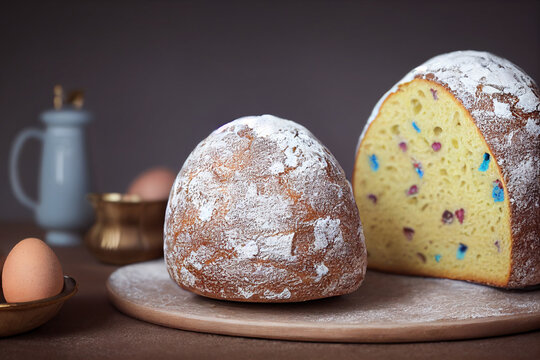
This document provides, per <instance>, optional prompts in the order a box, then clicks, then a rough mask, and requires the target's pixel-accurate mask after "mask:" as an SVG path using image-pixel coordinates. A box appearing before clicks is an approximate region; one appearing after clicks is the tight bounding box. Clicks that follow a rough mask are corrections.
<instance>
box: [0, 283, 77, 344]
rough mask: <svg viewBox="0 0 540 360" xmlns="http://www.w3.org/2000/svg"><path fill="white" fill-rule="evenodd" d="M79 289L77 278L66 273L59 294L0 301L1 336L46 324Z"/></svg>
mask: <svg viewBox="0 0 540 360" xmlns="http://www.w3.org/2000/svg"><path fill="white" fill-rule="evenodd" d="M77 289H78V285H77V282H76V281H75V279H73V278H72V277H70V276H67V275H64V289H63V290H62V292H61V293H60V294H58V295H55V296H52V297H49V298H45V299H40V300H35V301H27V302H20V303H0V337H3V336H10V335H15V334H20V333H23V332H26V331H30V330H32V329H35V328H37V327H38V326H41V325H43V324H45V323H46V322H47V321H49V320H50V319H52V318H53V317H54V316H55V315H56V314H57V313H58V311H59V310H60V308H61V307H62V305H64V302H65V301H66V300H67V299H69V298H70V297H72V296H73V295H75V293H76V292H77Z"/></svg>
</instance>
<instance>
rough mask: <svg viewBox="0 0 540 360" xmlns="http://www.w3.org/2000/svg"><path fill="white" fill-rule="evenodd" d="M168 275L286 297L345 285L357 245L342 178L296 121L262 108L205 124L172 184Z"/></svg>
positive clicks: (216, 292)
mask: <svg viewBox="0 0 540 360" xmlns="http://www.w3.org/2000/svg"><path fill="white" fill-rule="evenodd" d="M164 236H165V239H164V252H165V261H166V263H167V267H168V271H169V274H170V276H171V277H172V278H173V279H174V280H175V281H176V282H177V283H178V284H179V285H180V286H182V287H183V288H185V289H188V290H191V291H193V292H195V293H197V294H200V295H204V296H208V297H212V298H219V299H227V300H236V301H252V302H292V301H304V300H310V299H318V298H324V297H329V296H335V295H342V294H346V293H350V292H352V291H354V290H356V289H357V288H358V286H359V285H360V283H361V282H362V280H363V278H364V273H365V268H366V251H365V245H364V238H363V232H362V226H361V224H360V219H359V216H358V210H357V207H356V204H355V201H354V198H353V195H352V189H351V187H350V184H349V183H348V181H347V180H346V178H345V174H344V172H343V169H342V168H341V167H340V165H339V164H338V162H337V160H336V159H335V158H334V156H333V155H332V154H331V153H330V152H329V151H328V150H327V149H326V148H325V147H324V146H323V145H322V144H321V143H320V142H319V141H318V140H317V139H316V138H315V137H314V136H313V135H312V134H311V133H310V132H309V131H308V130H307V129H306V128H304V127H303V126H301V125H298V124H296V123H294V122H292V121H288V120H283V119H279V118H277V117H274V116H271V115H263V116H254V117H245V118H241V119H238V120H235V121H233V122H231V123H228V124H226V125H224V126H222V127H221V128H219V129H217V130H216V131H214V132H213V133H212V134H210V136H208V138H206V139H205V140H203V141H202V142H201V143H200V144H199V145H198V146H197V147H196V148H195V149H194V150H193V152H192V153H191V154H190V156H189V157H188V159H187V160H186V162H185V163H184V166H183V167H182V169H181V170H180V172H179V174H178V176H177V178H176V182H175V184H174V186H173V188H172V190H171V194H170V197H169V203H168V206H167V213H166V219H165V229H164Z"/></svg>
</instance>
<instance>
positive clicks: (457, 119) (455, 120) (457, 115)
mask: <svg viewBox="0 0 540 360" xmlns="http://www.w3.org/2000/svg"><path fill="white" fill-rule="evenodd" d="M454 124H456V126H461V119H460V116H459V113H458V112H457V111H456V112H455V113H454Z"/></svg>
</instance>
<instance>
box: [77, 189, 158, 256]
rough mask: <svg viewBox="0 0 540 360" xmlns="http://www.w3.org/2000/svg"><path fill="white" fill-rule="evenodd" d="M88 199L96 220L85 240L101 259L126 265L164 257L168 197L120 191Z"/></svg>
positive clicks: (90, 196) (92, 195) (92, 251)
mask: <svg viewBox="0 0 540 360" xmlns="http://www.w3.org/2000/svg"><path fill="white" fill-rule="evenodd" d="M88 199H89V200H90V202H91V203H92V205H93V206H94V209H95V211H96V222H95V224H94V225H93V226H92V227H91V228H90V230H89V231H88V233H87V234H86V236H85V239H84V242H85V244H86V247H87V248H88V250H90V252H91V253H92V254H94V256H95V257H97V258H98V259H99V260H100V261H102V262H104V263H108V264H114V265H125V264H130V263H134V262H138V261H146V260H151V259H157V258H159V257H161V256H163V223H164V221H165V209H166V207H167V200H158V201H143V200H141V199H140V198H139V197H138V196H136V195H126V194H118V193H105V194H89V195H88Z"/></svg>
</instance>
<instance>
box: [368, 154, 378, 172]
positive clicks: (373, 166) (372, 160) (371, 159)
mask: <svg viewBox="0 0 540 360" xmlns="http://www.w3.org/2000/svg"><path fill="white" fill-rule="evenodd" d="M369 166H370V167H371V170H373V171H377V170H379V160H377V156H376V155H375V154H372V155H371V156H370V157H369Z"/></svg>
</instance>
